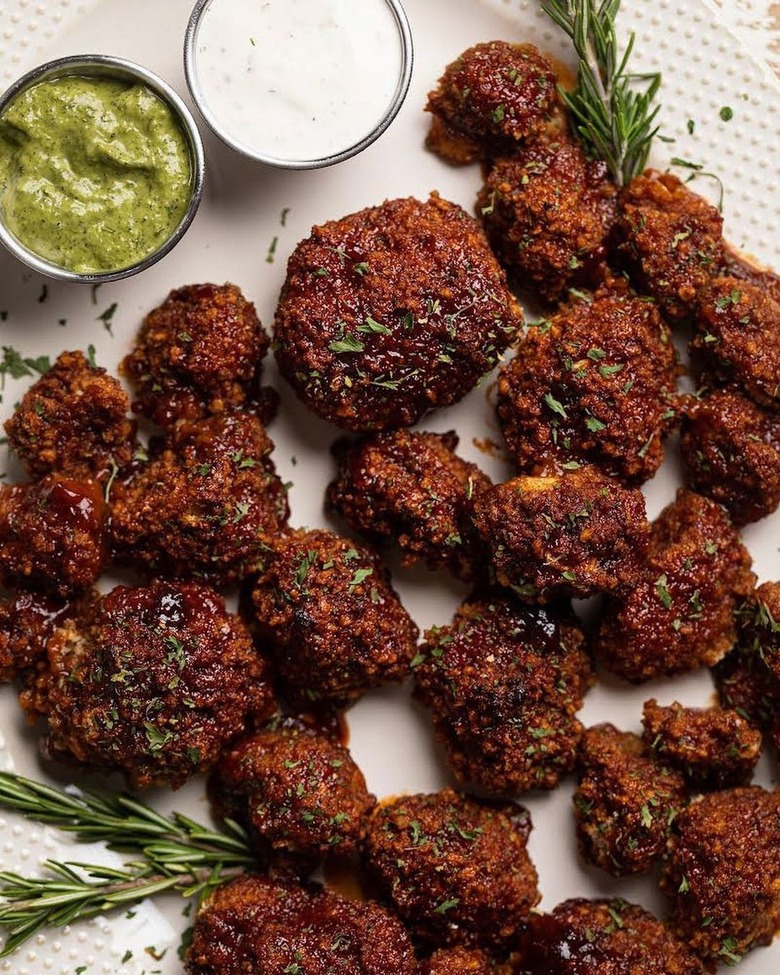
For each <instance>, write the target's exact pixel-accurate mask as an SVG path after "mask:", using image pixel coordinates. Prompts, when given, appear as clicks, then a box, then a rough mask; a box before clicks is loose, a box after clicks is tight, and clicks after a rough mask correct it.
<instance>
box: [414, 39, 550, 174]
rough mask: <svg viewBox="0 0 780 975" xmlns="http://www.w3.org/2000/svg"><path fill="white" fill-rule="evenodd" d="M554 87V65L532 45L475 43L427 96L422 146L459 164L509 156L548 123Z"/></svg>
mask: <svg viewBox="0 0 780 975" xmlns="http://www.w3.org/2000/svg"><path fill="white" fill-rule="evenodd" d="M556 85H557V78H556V75H555V70H554V69H553V66H552V65H551V64H550V62H549V61H548V60H547V58H546V57H545V56H544V55H543V54H542V53H541V52H540V51H539V50H538V49H537V48H535V47H534V46H533V45H532V44H510V43H508V42H507V41H488V42H486V43H483V44H475V45H474V46H473V47H470V48H469V49H468V50H466V51H464V52H463V54H461V55H460V56H459V57H458V58H457V59H456V60H455V61H453V62H452V63H451V64H448V65H447V67H446V68H445V69H444V74H443V75H442V77H441V78H440V79H439V82H438V84H437V86H436V88H435V89H434V90H433V91H432V92H430V93H429V95H428V104H427V106H426V111H428V112H430V113H431V114H432V115H433V121H432V122H431V129H430V132H429V134H428V138H427V140H426V145H427V147H428V148H429V149H430V150H431V151H432V152H435V153H437V155H439V156H442V157H443V158H444V159H446V160H447V161H448V162H451V163H455V164H459V165H463V164H464V163H470V162H475V161H477V160H479V159H483V158H485V157H489V156H495V155H508V154H510V153H511V151H512V150H513V149H514V148H515V147H516V146H517V144H518V143H519V142H522V141H524V140H526V139H531V138H533V137H535V136H537V135H538V134H539V133H541V132H542V131H543V130H544V129H545V128H546V127H547V125H548V124H549V122H550V113H551V112H552V110H553V108H554V107H555V106H556V104H557V100H558V98H557V91H556Z"/></svg>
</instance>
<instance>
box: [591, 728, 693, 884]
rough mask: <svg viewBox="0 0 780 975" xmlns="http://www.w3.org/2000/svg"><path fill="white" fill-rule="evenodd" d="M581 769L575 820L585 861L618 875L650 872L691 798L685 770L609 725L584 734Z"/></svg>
mask: <svg viewBox="0 0 780 975" xmlns="http://www.w3.org/2000/svg"><path fill="white" fill-rule="evenodd" d="M577 771H578V775H579V784H578V786H577V789H576V791H575V793H574V818H575V820H576V823H577V843H578V846H579V850H580V853H581V854H582V856H583V857H584V859H585V860H586V861H587V862H588V863H592V864H594V865H595V866H597V867H601V869H602V870H606V871H607V873H610V874H612V875H613V876H615V877H622V876H624V875H625V874H632V873H643V872H644V871H646V870H649V869H650V867H651V866H652V865H653V862H654V861H655V860H657V859H658V858H659V857H660V856H661V854H662V853H663V852H664V849H665V848H666V841H667V839H668V837H669V831H670V828H671V824H672V822H673V821H674V818H675V816H676V815H677V814H678V812H679V811H680V809H682V808H683V806H685V805H686V803H687V801H688V790H687V787H686V784H685V779H684V778H683V776H682V775H681V773H680V772H677V771H675V770H674V769H672V768H669V767H668V766H666V765H664V764H662V763H661V762H660V761H656V758H655V756H654V754H653V753H652V752H651V751H648V750H647V749H646V748H645V745H644V744H643V742H642V739H641V738H638V737H637V736H636V735H633V734H631V733H629V732H622V731H618V730H617V728H615V727H614V726H613V725H611V724H601V725H595V726H594V727H593V728H588V729H587V730H586V731H585V732H584V734H583V736H582V741H581V742H580V750H579V755H578V759H577Z"/></svg>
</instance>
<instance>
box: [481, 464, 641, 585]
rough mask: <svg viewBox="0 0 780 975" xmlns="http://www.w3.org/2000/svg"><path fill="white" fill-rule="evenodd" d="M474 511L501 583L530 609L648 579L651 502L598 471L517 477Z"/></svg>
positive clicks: (486, 497) (488, 494)
mask: <svg viewBox="0 0 780 975" xmlns="http://www.w3.org/2000/svg"><path fill="white" fill-rule="evenodd" d="M474 509H475V523H476V526H477V530H478V531H479V533H480V536H481V538H482V542H483V544H484V545H485V547H486V549H487V550H488V552H489V555H490V565H491V569H492V571H493V573H494V574H495V578H496V581H497V582H498V583H499V584H500V585H502V586H504V587H506V588H509V589H511V590H512V591H513V592H514V593H515V594H516V595H517V596H518V597H519V598H520V599H522V600H523V601H525V602H549V601H550V600H551V599H555V598H557V597H565V598H587V597H588V596H593V595H595V594H596V593H599V592H616V591H619V590H623V589H626V588H629V587H630V586H631V585H632V584H633V582H634V581H635V579H636V578H637V577H638V575H639V574H640V571H641V568H642V558H643V555H644V553H645V552H646V550H647V545H648V540H649V526H648V524H647V519H646V517H645V502H644V498H643V497H642V495H641V493H640V492H639V491H638V490H636V489H632V488H625V487H623V486H621V485H620V484H619V483H618V482H616V481H615V480H613V479H611V478H608V477H604V475H602V474H599V473H598V471H596V470H595V469H594V468H592V467H581V468H579V469H577V470H573V471H562V472H561V473H560V474H556V475H546V476H543V477H516V478H514V479H513V480H511V481H507V482H506V483H505V484H497V485H496V486H495V487H494V488H492V489H491V490H489V491H486V492H485V493H484V494H483V495H482V496H481V497H479V498H477V499H476V501H475V504H474Z"/></svg>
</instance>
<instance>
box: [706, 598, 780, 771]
mask: <svg viewBox="0 0 780 975" xmlns="http://www.w3.org/2000/svg"><path fill="white" fill-rule="evenodd" d="M778 621H780V583H776V582H765V583H764V584H763V585H761V586H759V587H758V589H756V591H755V592H754V593H752V594H751V596H750V598H749V599H747V600H746V601H745V602H744V604H743V605H742V606H741V607H740V609H739V611H738V613H737V642H736V645H735V646H734V649H733V650H732V651H731V652H730V653H729V654H728V655H727V656H726V657H724V658H723V660H721V661H720V663H718V664H717V665H716V666H715V667H713V670H712V676H713V678H714V680H715V684H716V686H717V688H718V696H719V698H720V702H721V705H722V706H723V707H724V708H733V709H734V710H736V711H738V712H739V714H740V715H742V716H743V717H744V718H746V719H747V720H748V721H749V722H750V723H751V724H752V725H753V726H754V727H756V728H758V729H759V730H761V731H763V732H765V733H766V735H767V737H768V738H769V740H770V741H771V742H772V743H773V745H774V747H775V749H776V750H777V751H779V752H780V623H779V622H778Z"/></svg>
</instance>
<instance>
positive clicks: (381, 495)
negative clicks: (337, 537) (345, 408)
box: [327, 430, 492, 580]
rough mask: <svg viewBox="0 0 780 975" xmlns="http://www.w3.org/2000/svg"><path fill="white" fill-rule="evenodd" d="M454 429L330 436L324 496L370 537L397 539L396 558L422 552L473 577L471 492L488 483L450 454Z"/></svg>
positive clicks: (411, 558) (433, 563) (435, 564)
mask: <svg viewBox="0 0 780 975" xmlns="http://www.w3.org/2000/svg"><path fill="white" fill-rule="evenodd" d="M457 445H458V437H457V435H456V434H455V433H445V434H439V433H421V432H410V431H408V430H394V431H393V432H391V433H379V434H375V435H373V436H370V437H366V438H365V439H363V440H359V441H358V442H357V443H355V444H351V445H350V444H348V443H345V442H339V443H337V445H336V447H335V453H336V456H337V458H338V471H337V475H336V479H335V480H334V481H333V482H332V483H331V484H330V486H329V487H328V494H327V498H328V503H329V504H330V505H331V506H332V507H334V508H335V509H336V510H337V511H338V512H339V514H341V515H342V516H343V517H344V519H345V520H346V521H347V523H348V524H349V526H350V527H351V528H354V529H355V530H357V531H359V532H362V533H363V534H364V535H365V536H366V537H367V538H369V539H371V540H372V541H375V542H387V541H391V540H392V541H395V542H397V544H398V546H399V548H400V549H401V553H402V564H403V565H407V566H408V565H413V564H414V563H415V562H418V561H419V560H421V559H422V560H424V561H425V562H426V563H427V565H428V566H429V567H430V568H432V569H435V568H448V569H450V570H451V571H452V572H453V573H454V574H455V575H456V576H458V577H459V578H461V579H466V580H470V579H473V578H474V576H475V574H476V567H477V564H478V562H479V560H480V550H479V548H480V547H479V540H478V537H477V534H476V531H475V530H474V525H473V504H474V499H475V498H476V497H478V496H479V495H480V494H481V493H482V492H483V491H486V490H487V488H489V487H490V486H491V484H492V482H491V480H490V478H489V477H488V476H487V475H486V474H483V473H482V471H480V469H479V468H478V467H477V465H476V464H470V463H469V462H468V461H465V460H462V459H461V458H460V457H458V456H457V454H455V452H454V451H455V448H456V447H457Z"/></svg>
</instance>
